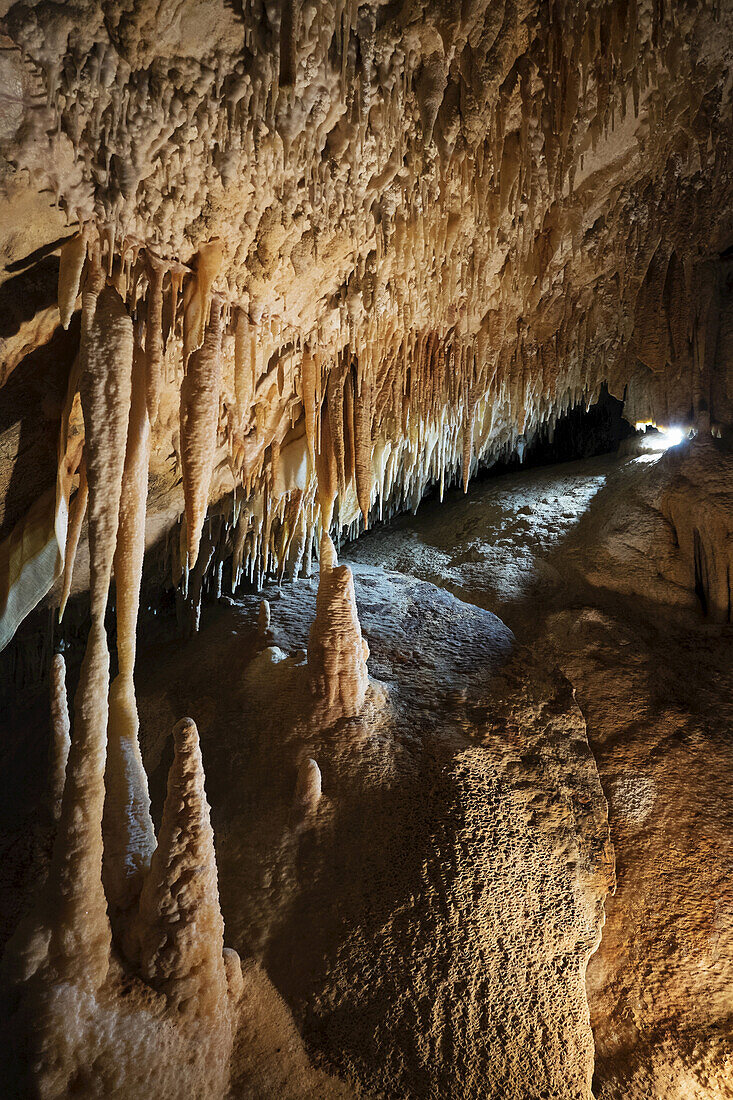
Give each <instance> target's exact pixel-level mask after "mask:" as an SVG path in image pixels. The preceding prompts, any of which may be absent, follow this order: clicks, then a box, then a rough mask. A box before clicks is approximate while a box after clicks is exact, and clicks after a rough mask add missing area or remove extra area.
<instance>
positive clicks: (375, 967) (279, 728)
mask: <svg viewBox="0 0 733 1100" xmlns="http://www.w3.org/2000/svg"><path fill="white" fill-rule="evenodd" d="M354 582H355V588H356V601H357V606H358V609H359V618H360V621H361V624H362V630H363V632H364V634H365V636H366V637H368V638H369V642H370V649H371V654H370V658H369V665H370V670H371V675H372V677H373V679H372V681H371V683H370V686H369V689H368V691H367V694H366V699H365V702H364V706H363V708H362V711H361V713H360V715H359V717H357V718H352V719H348V720H343V719H342V720H341V721H339V722H338V723H337V724H336V725H335V726H334V725H330V724H329V725H328V726H325V725H324V723H323V720H322V715H321V712H320V708H319V705H318V701H317V700H313V701H312V702H311V701H310V698H309V697H310V692H309V691H308V678H309V668H308V664H307V663H306V661H305V655H304V651H303V650H299V649H298V647H299V646H302V645H304V644H306V643H307V641H308V633H309V628H310V624H311V622H312V620H313V615H314V613H315V605H316V598H315V597H316V591H315V585H314V584H313V583H312V582H311V583H310V584H305V585H300V586H298V587H296V588H294V589H292V590H291V589H289V590H287V591H284V592H283V594H282V595H280V596H278V593H277V591H276V590H274V589H268V597H269V599H270V604H271V623H270V630H271V631H272V633H273V637H274V642H275V645H274V646H271V647H269V648H267V649H265V650H262V651H260V653H259V654H258V655H257V656H256V657H254V659H252V654H253V652H254V651H255V650H256V648H257V641H256V638H255V634H254V628H255V624H256V622H257V618H258V613H259V598H258V597H256V596H252V597H251V598H246V599H243V600H242V601H241V602H236V603H234V604H233V605H232V607H231V609H226V608H223V609H220V610H218V611H217V613H216V614H215V616H213V618H211V620H210V622H209V625H208V626H207V625H204V626H203V628H202V632H201V633H200V634H199V635H198V636H197V637H196V638H195V639H193V640H192V641H191V642H190V643H189V644H188V646H187V647H186V649H185V650H183V651H182V650H181V648H180V647H175V649H174V648H171V649H170V651H169V653H168V655H167V656H165V657H164V658H163V664H162V666H158V668H157V669H156V674H155V675H156V679H157V677H159V676H160V675H161V674H163V675H164V676H165V678H166V681H167V683H168V685H169V690H168V691H166V693H164V694H161V692H160V691H159V690H158V688H157V686H156V680H155V679H153V677H152V676H151V677H146V676H143V677H142V679H141V682H140V686H139V699H140V706H141V714H142V715H143V716H144V717H143V727H144V728H147V729H149V730H154V729H156V728H158V727H159V724H160V723H164V724H165V722H167V720H168V714H169V711H170V708H171V705H172V703H173V700H174V699H175V700H176V705H179V704H180V703H184V702H185V701H187V700H188V699H190V700H191V701H192V702H193V701H195V703H196V705H197V706H198V708H199V711H200V712H201V713H202V719H201V722H200V727H201V729H202V736H203V745H204V751H205V753H206V760H207V786H208V789H209V791H210V797H211V802H212V807H213V822H214V827H215V829H216V835H217V858H218V864H219V877H220V889H221V898H222V910H223V913H224V917H225V921H226V928H227V936H228V938H229V940H230V942H232V943H233V944H234V945H235V946H236V947H237V949H238V950H239V951H240V952H241V953H247V954H250V955H252V956H253V957H254V958H255V959H256V960H257V961H258V962H259V963H260V964H261V965H262V966H264V967H265V968H266V970H267V973H268V974H269V976H270V977H271V979H272V980H273V982H274V984H275V986H276V987H277V989H278V991H279V993H280V995H281V996H282V997H283V998H284V1000H285V1001H286V1002H287V1004H288V1005H289V1007H290V1009H291V1011H292V1012H293V1016H294V1019H295V1022H296V1024H297V1026H298V1028H299V1029H300V1031H301V1034H302V1035H303V1037H304V1040H305V1042H306V1045H307V1047H308V1050H309V1051H310V1052H311V1054H312V1056H313V1057H315V1058H317V1059H318V1061H319V1062H320V1063H321V1064H325V1065H326V1066H328V1067H329V1068H330V1069H331V1070H332V1071H334V1070H335V1071H336V1072H337V1073H338V1074H339V1076H341V1077H342V1078H345V1079H346V1080H347V1081H348V1082H350V1083H351V1086H352V1088H353V1087H356V1086H357V1085H358V1086H360V1087H361V1088H363V1089H366V1090H367V1092H368V1093H369V1094H370V1095H384V1096H390V1097H415V1098H419V1097H438V1096H440V1097H455V1098H456V1100H457V1098H458V1097H461V1098H463V1097H476V1098H479V1097H485V1096H486V1095H501V1096H507V1097H517V1098H519V1097H528V1096H536V1097H539V1096H541V1095H543V1093H544V1092H547V1093H549V1095H552V1096H563V1097H589V1096H590V1077H591V1073H592V1065H593V1050H592V1042H591V1035H590V1030H589V1018H588V1009H587V1003H586V998H585V987H584V974H585V967H586V964H587V961H588V958H589V957H590V955H591V953H592V952H593V950H595V948H596V947H597V944H598V940H599V936H600V931H601V928H602V925H603V898H604V897H605V896H606V894H607V893H608V891H609V889H611V888H612V887H613V856H612V851H611V848H610V846H609V843H608V832H607V825H606V811H605V802H604V799H603V796H602V794H601V791H600V787H599V784H598V778H597V773H596V768H595V764H594V761H593V758H592V756H591V754H590V752H589V750H588V746H587V741H586V737H585V730H584V723H583V719H582V716H581V714H580V712H579V710H578V708H577V706H576V704H575V702H574V700H573V696H572V690H571V688H570V685H569V684H568V683H567V681H566V680H565V679H564V678H563V677H562V676H560V675H559V674H558V673H557V672H556V671H554V670H553V669H552V667H551V666H548V665H547V663H546V662H542V663H540V662H536V661H534V660H533V659H532V658H531V655H529V654H528V653H527V652H524V651H523V652H521V653H518V654H517V655H516V658H513V657H512V654H513V649H514V645H513V640H512V636H511V633H510V632H509V631H508V630H507V628H506V627H504V626H503V624H502V623H501V622H500V621H499V620H498V619H496V618H495V617H494V616H493V615H490V614H488V613H487V612H484V611H481V610H479V609H478V608H476V607H471V606H469V605H467V604H464V603H461V602H460V601H458V600H456V599H454V598H453V597H452V596H450V595H448V594H447V593H445V592H442V591H440V590H439V589H436V588H435V587H434V586H432V585H428V584H420V583H416V582H414V581H411V580H408V579H406V578H403V577H400V576H399V575H396V574H385V573H384V572H382V571H381V570H373V569H364V568H363V567H359V568H357V569H355V571H354ZM320 583H321V584H322V583H323V582H322V581H321V582H320ZM287 651H290V652H291V653H292V654H293V656H291V657H287V656H286V652H287ZM508 660H509V661H510V664H509V665H507V663H506V662H507V661H508ZM223 665H226V666H227V667H228V668H236V667H239V668H240V669H241V674H240V675H239V676H234V677H232V678H231V679H230V686H229V688H228V690H227V692H226V693H222V692H220V691H218V690H217V689H216V687H215V684H214V680H215V675H216V670H218V669H220V668H221V667H222V666H223ZM502 668H504V669H505V672H504V674H503V675H499V672H500V669H502ZM169 692H170V694H169ZM207 731H208V733H207ZM144 747H145V749H146V757H147V759H148V760H149V761H150V766H151V768H152V767H153V766H154V763H155V761H156V759H157V758H158V756H159V754H160V747H159V746H158V745H157V743H156V739H155V738H154V739H153V740H152V741H150V742H147V743H146V744H145V746H144ZM313 761H315V762H317V767H318V771H319V772H320V780H321V787H322V792H321V796H320V799H319V800H318V801H317V802H316V801H315V800H313V801H312V802H311V803H310V805H309V807H308V810H307V813H306V814H305V815H304V813H303V809H304V808H303V806H302V803H300V805H299V802H300V796H301V795H302V794H303V788H304V782H303V780H302V776H303V774H304V770H305V771H306V772H309V771H310V772H311V774H312V767H311V765H312V762H313ZM152 784H153V788H155V784H156V773H155V772H154V773H153V781H152ZM294 801H295V805H294ZM304 817H305V819H304ZM263 1026H264V1025H263ZM528 1049H531V1050H532V1051H533V1052H534V1053H533V1057H532V1059H531V1060H530V1059H527V1057H526V1051H527V1050H528ZM236 1057H237V1056H236V1054H235V1065H236ZM275 1094H276V1091H275V1089H274V1086H273V1085H269V1086H268V1087H265V1086H263V1091H262V1093H261V1095H263V1096H267V1095H275Z"/></svg>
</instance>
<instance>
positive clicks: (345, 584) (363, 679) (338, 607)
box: [308, 534, 369, 722]
mask: <svg viewBox="0 0 733 1100" xmlns="http://www.w3.org/2000/svg"><path fill="white" fill-rule="evenodd" d="M368 657H369V646H368V645H367V643H366V642H365V640H364V639H363V638H362V634H361V627H360V625H359V616H358V613H357V610H356V595H355V593H354V578H353V576H352V574H351V570H350V569H349V567H348V565H339V564H338V561H337V559H336V551H335V549H334V546H333V543H332V542H331V539H330V538H329V537H328V535H326V534H324V535H323V537H322V539H321V572H320V577H319V580H318V599H317V601H316V616H315V619H314V620H313V625H312V626H311V629H310V635H309V638H308V672H309V674H310V680H311V689H312V691H313V694H314V695H315V697H316V699H317V700H318V702H319V703H321V704H322V705H323V707H324V711H325V717H326V720H327V721H329V722H335V721H337V720H338V719H339V718H353V717H355V716H356V715H358V714H359V711H360V710H361V708H362V706H363V705H364V698H365V696H366V691H367V687H368V684H369V674H368V672H367V664H366V663H367V659H368Z"/></svg>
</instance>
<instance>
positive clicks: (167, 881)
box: [140, 718, 227, 1015]
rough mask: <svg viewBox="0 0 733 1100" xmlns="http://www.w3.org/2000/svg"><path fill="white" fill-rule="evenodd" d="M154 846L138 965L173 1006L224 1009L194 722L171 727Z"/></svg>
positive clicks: (212, 864)
mask: <svg viewBox="0 0 733 1100" xmlns="http://www.w3.org/2000/svg"><path fill="white" fill-rule="evenodd" d="M173 742H174V752H175V755H174V758H173V764H172V765H171V770H170V773H169V776H168V794H167V796H166V800H165V808H164V810H163V821H162V824H161V828H160V836H159V839H158V847H157V848H156V850H155V853H154V855H153V859H152V863H151V867H150V872H149V874H148V876H147V878H146V880H145V885H144V886H143V891H142V895H141V898H140V968H141V972H142V974H143V977H144V978H145V979H146V980H147V981H149V982H150V984H151V985H152V986H153V987H154V988H155V989H158V990H159V991H160V992H162V993H164V994H165V995H166V997H167V998H168V1001H169V1003H170V1004H171V1005H172V1006H177V1007H178V1008H179V1009H184V1010H187V1011H193V1012H197V1013H199V1014H201V1015H205V1014H212V1013H216V1012H219V1011H221V1010H222V1008H223V1007H224V998H225V997H226V992H227V979H226V973H225V968H224V958H223V955H222V952H223V948H224V922H223V920H222V916H221V909H220V907H219V888H218V881H217V872H216V857H215V854H214V834H213V832H212V829H211V822H210V820H209V805H208V802H207V801H206V792H205V790H204V769H203V764H202V761H201V751H200V748H199V737H198V731H197V729H196V724H195V723H194V722H193V720H192V719H191V718H183V719H182V720H181V721H180V722H179V723H178V725H177V726H176V727H175V729H174V731H173Z"/></svg>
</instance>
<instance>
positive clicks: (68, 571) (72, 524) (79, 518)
mask: <svg viewBox="0 0 733 1100" xmlns="http://www.w3.org/2000/svg"><path fill="white" fill-rule="evenodd" d="M88 499H89V485H88V483H87V464H86V456H85V454H84V452H82V456H81V460H80V462H79V487H78V489H77V491H76V494H75V495H74V498H73V500H72V501H71V506H70V508H69V525H68V527H67V529H66V551H65V554H64V574H63V583H62V589H61V599H60V601H59V622H61V620H62V618H63V616H64V611H65V610H66V604H67V603H68V600H69V596H70V594H71V584H72V581H73V579H74V562H75V561H76V552H77V549H78V547H79V537H80V535H81V529H82V524H83V523H84V516H85V515H86V511H87V502H88Z"/></svg>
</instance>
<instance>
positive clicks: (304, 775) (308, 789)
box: [293, 756, 321, 821]
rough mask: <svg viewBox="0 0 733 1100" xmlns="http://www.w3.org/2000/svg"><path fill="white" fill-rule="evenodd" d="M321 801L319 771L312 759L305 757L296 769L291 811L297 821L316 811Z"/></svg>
mask: <svg viewBox="0 0 733 1100" xmlns="http://www.w3.org/2000/svg"><path fill="white" fill-rule="evenodd" d="M320 801H321V769H320V768H319V767H318V764H317V763H316V762H315V760H313V758H312V757H310V756H309V757H306V759H305V760H304V761H303V763H302V764H301V765H300V767H299V768H298V779H297V782H296V784H295V797H294V799H293V810H294V812H295V816H296V818H297V819H298V820H299V821H302V820H303V819H304V818H307V817H308V816H309V815H310V814H313V813H315V812H316V810H317V809H318V803H319V802H320Z"/></svg>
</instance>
